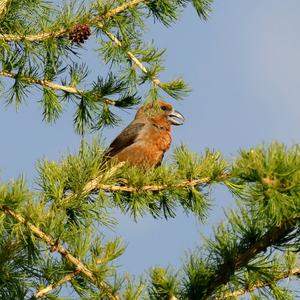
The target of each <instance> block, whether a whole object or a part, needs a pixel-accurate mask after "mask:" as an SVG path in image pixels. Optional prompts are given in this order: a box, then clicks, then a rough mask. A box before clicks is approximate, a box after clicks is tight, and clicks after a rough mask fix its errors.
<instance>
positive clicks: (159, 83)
mask: <svg viewBox="0 0 300 300" xmlns="http://www.w3.org/2000/svg"><path fill="white" fill-rule="evenodd" d="M97 25H98V27H100V28H101V29H102V31H103V32H104V33H105V34H106V35H107V36H108V37H109V38H110V39H111V40H112V41H113V42H114V43H115V44H116V45H117V46H118V47H122V42H121V41H120V40H119V39H118V38H117V37H116V36H115V35H114V34H113V33H112V32H110V31H107V30H105V29H104V26H103V24H102V23H100V22H99V23H98V24H97ZM126 53H127V55H128V57H129V58H130V59H131V60H132V61H133V63H135V64H136V65H137V66H138V67H139V68H140V70H141V71H142V72H143V73H144V74H146V75H147V74H148V70H147V68H146V67H145V66H144V65H143V63H142V62H141V61H140V60H139V59H138V58H137V57H136V56H135V55H134V54H133V53H132V52H131V51H126ZM151 80H152V82H153V83H154V84H155V85H157V86H159V87H161V81H160V80H159V79H158V78H151Z"/></svg>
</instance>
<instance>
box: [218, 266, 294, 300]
mask: <svg viewBox="0 0 300 300" xmlns="http://www.w3.org/2000/svg"><path fill="white" fill-rule="evenodd" d="M299 275H300V268H299V267H298V268H294V269H292V270H289V271H286V272H282V273H280V274H277V275H276V276H275V277H274V278H273V280H274V281H280V280H283V279H286V278H289V277H292V276H299ZM269 284H270V283H268V282H263V281H257V282H256V283H254V284H253V285H251V286H249V287H248V288H245V289H239V290H236V291H234V292H231V293H227V294H225V296H224V297H220V298H215V300H223V299H228V298H229V299H230V298H235V297H238V296H242V295H245V294H248V293H250V292H252V291H254V290H257V289H260V288H263V287H266V286H269Z"/></svg>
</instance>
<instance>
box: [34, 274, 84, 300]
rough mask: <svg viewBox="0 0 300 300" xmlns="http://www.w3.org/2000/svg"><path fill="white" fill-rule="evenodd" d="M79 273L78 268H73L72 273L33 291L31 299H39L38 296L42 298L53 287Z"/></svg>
mask: <svg viewBox="0 0 300 300" xmlns="http://www.w3.org/2000/svg"><path fill="white" fill-rule="evenodd" d="M80 273H81V271H80V270H78V269H77V270H75V271H74V272H72V273H69V274H67V275H66V276H64V277H63V278H62V279H60V280H59V281H57V282H55V283H51V284H49V285H48V286H46V287H45V288H43V289H41V290H39V291H38V292H37V293H35V294H34V295H33V296H32V298H31V299H32V300H33V299H39V298H43V297H44V296H45V295H46V294H48V293H49V292H51V291H53V290H54V289H56V288H57V287H59V286H61V285H63V284H64V283H66V282H68V281H71V280H72V279H73V278H74V277H76V276H77V275H79V274H80Z"/></svg>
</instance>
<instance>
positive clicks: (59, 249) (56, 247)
mask: <svg viewBox="0 0 300 300" xmlns="http://www.w3.org/2000/svg"><path fill="white" fill-rule="evenodd" d="M0 210H2V211H3V212H4V213H5V214H7V215H9V216H11V217H13V218H14V219H15V220H17V221H18V222H19V223H21V224H23V225H25V226H26V227H27V228H28V229H29V230H30V231H31V232H32V233H33V234H34V235H35V236H36V237H38V238H40V239H41V240H43V241H44V242H45V243H46V244H47V245H48V246H49V247H51V249H52V250H53V251H56V252H58V253H59V254H60V255H61V256H62V257H64V258H65V259H66V260H67V261H68V262H69V263H71V264H73V265H74V266H76V270H78V271H80V272H82V273H83V274H84V275H85V276H86V277H87V278H89V279H90V280H91V281H92V282H93V283H94V284H95V285H96V286H98V287H99V288H100V289H103V290H105V291H106V293H107V296H108V298H109V299H110V300H119V297H118V296H117V295H114V293H113V292H112V289H111V287H110V286H109V284H107V283H106V282H105V281H99V280H98V278H97V277H96V275H95V274H94V273H93V272H92V271H90V270H89V269H88V268H87V266H85V265H84V264H83V263H82V262H81V261H80V260H79V259H78V258H76V257H75V256H73V255H72V254H71V253H70V252H69V251H68V250H67V249H66V248H65V247H63V246H62V245H61V244H60V243H58V241H56V240H54V239H53V238H52V237H51V236H50V235H48V234H46V233H45V232H43V231H42V230H41V229H39V228H38V227H37V226H35V225H33V224H32V223H30V222H28V221H27V220H26V219H25V218H24V217H23V216H22V215H20V214H18V213H17V212H15V211H14V210H12V209H10V208H9V207H7V206H5V205H0Z"/></svg>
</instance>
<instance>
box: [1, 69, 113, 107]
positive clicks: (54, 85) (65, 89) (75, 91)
mask: <svg viewBox="0 0 300 300" xmlns="http://www.w3.org/2000/svg"><path fill="white" fill-rule="evenodd" d="M0 76H5V77H9V78H13V79H16V78H20V77H21V79H22V80H23V81H25V82H26V83H28V84H36V85H40V86H44V87H49V88H51V89H53V90H56V91H63V92H66V93H70V94H75V95H79V96H83V95H84V94H85V91H83V90H80V89H77V88H75V87H73V86H68V85H61V84H57V83H55V82H52V81H48V80H45V79H38V78H33V77H28V76H25V75H24V76H23V75H21V76H20V75H19V74H16V73H11V72H7V71H4V70H2V71H0ZM103 102H104V103H106V104H109V105H115V101H114V100H111V99H108V98H104V99H103Z"/></svg>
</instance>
